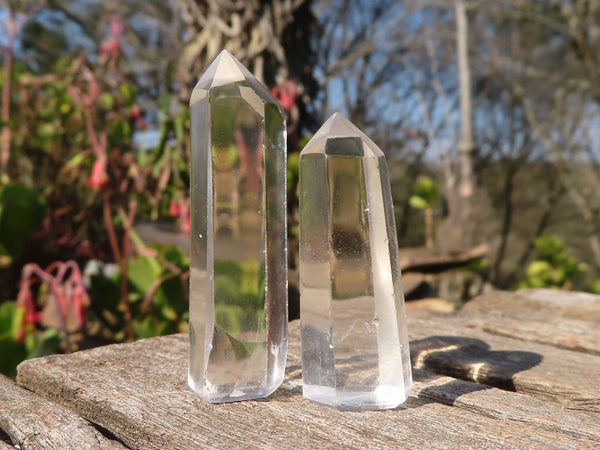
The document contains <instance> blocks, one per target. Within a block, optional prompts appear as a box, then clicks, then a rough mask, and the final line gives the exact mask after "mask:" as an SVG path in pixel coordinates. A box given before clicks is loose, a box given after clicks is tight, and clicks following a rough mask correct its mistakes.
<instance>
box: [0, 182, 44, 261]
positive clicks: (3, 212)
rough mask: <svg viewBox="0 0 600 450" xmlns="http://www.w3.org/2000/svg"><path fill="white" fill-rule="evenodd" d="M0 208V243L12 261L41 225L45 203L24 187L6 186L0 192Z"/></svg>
mask: <svg viewBox="0 0 600 450" xmlns="http://www.w3.org/2000/svg"><path fill="white" fill-rule="evenodd" d="M0 207H1V209H0V243H1V244H2V246H3V247H4V249H5V251H6V252H7V253H8V255H9V256H10V257H12V258H13V259H14V258H17V257H18V256H19V255H20V254H21V252H22V251H23V249H24V248H25V245H26V244H27V241H28V239H29V238H30V236H31V235H32V234H33V232H34V231H36V230H37V229H38V228H39V227H40V225H41V224H42V221H43V220H44V214H45V212H46V201H45V200H44V198H43V197H42V196H40V195H39V194H37V193H36V192H35V191H33V190H31V189H28V188H26V187H25V186H20V185H17V184H8V185H6V186H4V187H3V188H2V190H1V191H0Z"/></svg>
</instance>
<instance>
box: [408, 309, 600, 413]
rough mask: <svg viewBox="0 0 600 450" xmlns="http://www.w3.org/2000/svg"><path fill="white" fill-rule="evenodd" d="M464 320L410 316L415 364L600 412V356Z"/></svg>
mask: <svg viewBox="0 0 600 450" xmlns="http://www.w3.org/2000/svg"><path fill="white" fill-rule="evenodd" d="M465 320H468V319H465V318H464V316H457V317H452V316H449V315H436V314H434V313H415V314H414V315H412V316H411V317H409V332H410V334H411V337H412V341H411V358H412V360H413V367H415V368H417V369H426V370H429V371H432V372H436V373H439V374H443V375H448V376H452V377H454V378H460V379H466V380H470V381H475V382H477V383H482V384H488V385H492V386H498V387H501V388H503V389H508V390H515V391H517V392H520V393H526V394H530V395H534V396H536V397H540V398H543V399H546V400H550V401H552V402H554V403H556V404H558V405H560V406H562V407H564V408H567V409H571V410H583V411H591V412H596V413H598V412H600V389H599V388H598V380H599V374H600V356H596V355H590V354H585V353H581V352H576V351H570V350H564V349H560V348H556V347H553V346H550V345H544V344H539V343H537V342H532V341H523V340H520V339H513V338H508V337H505V336H499V335H495V334H490V333H486V332H484V331H481V330H477V329H469V328H465V327H464V321H465Z"/></svg>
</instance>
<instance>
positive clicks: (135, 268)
mask: <svg viewBox="0 0 600 450" xmlns="http://www.w3.org/2000/svg"><path fill="white" fill-rule="evenodd" d="M160 272H161V270H160V266H159V265H158V262H157V261H156V260H155V259H154V258H150V257H148V256H140V257H139V258H136V259H130V260H129V262H128V266H127V278H128V279H129V281H130V282H131V284H132V285H133V286H135V288H136V289H137V290H138V291H140V292H143V293H146V292H148V291H149V290H150V288H151V287H152V285H153V284H154V282H155V281H156V280H157V279H158V278H159V277H160Z"/></svg>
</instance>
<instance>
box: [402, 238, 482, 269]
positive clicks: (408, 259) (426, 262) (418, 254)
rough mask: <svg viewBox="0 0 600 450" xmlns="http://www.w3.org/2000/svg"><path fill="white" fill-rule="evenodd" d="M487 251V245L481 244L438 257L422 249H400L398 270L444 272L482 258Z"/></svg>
mask: <svg viewBox="0 0 600 450" xmlns="http://www.w3.org/2000/svg"><path fill="white" fill-rule="evenodd" d="M489 250H490V248H489V246H488V245H487V244H481V245H478V246H477V247H473V248H470V249H467V250H464V251H462V252H457V253H448V254H444V255H438V254H433V253H431V252H430V251H428V250H426V249H424V248H419V249H408V248H402V249H400V252H399V253H400V269H401V270H402V273H405V272H406V273H408V272H422V273H439V272H443V271H444V270H449V269H453V268H456V267H460V266H464V265H465V264H467V263H469V262H471V261H474V260H476V259H479V258H483V257H484V256H485V255H486V254H487V253H488V252H489Z"/></svg>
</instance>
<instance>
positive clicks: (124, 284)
mask: <svg viewBox="0 0 600 450" xmlns="http://www.w3.org/2000/svg"><path fill="white" fill-rule="evenodd" d="M135 210H136V201H135V199H131V200H129V216H128V218H127V222H126V223H125V234H124V235H123V257H122V258H121V303H122V304H123V308H124V310H125V325H126V327H127V334H128V337H129V340H130V341H133V340H135V334H134V333H133V326H132V323H131V305H130V304H129V293H128V280H127V268H128V264H129V233H130V231H131V228H132V227H133V220H134V219H135Z"/></svg>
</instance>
